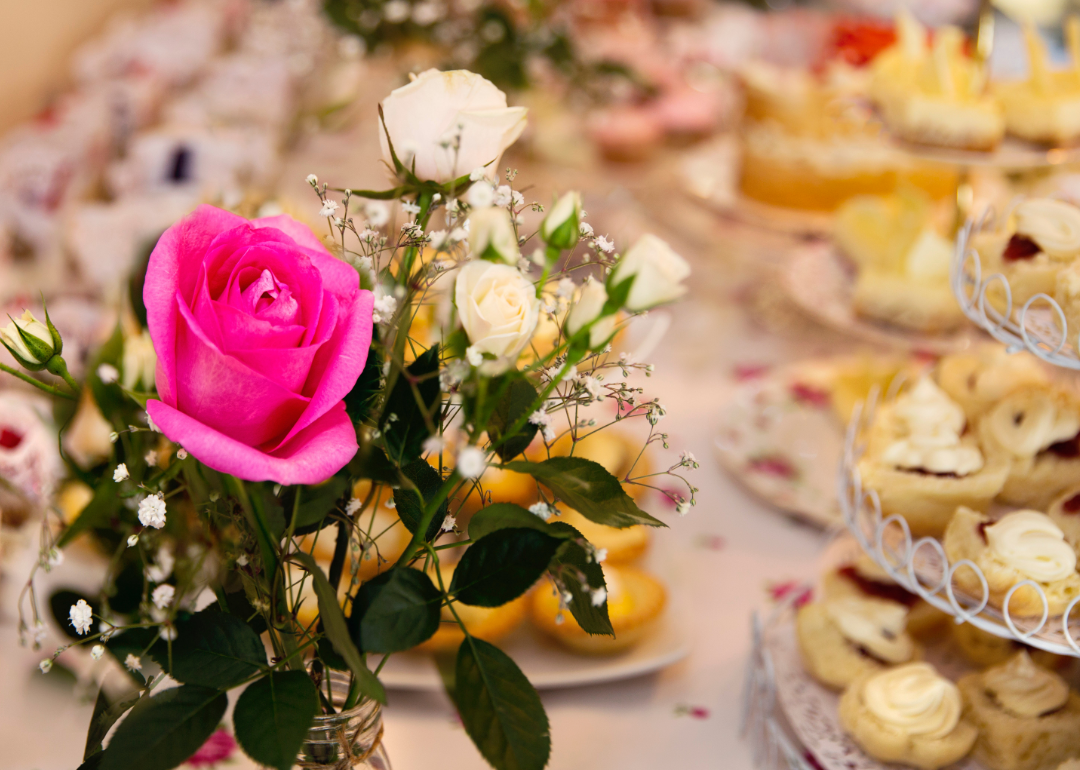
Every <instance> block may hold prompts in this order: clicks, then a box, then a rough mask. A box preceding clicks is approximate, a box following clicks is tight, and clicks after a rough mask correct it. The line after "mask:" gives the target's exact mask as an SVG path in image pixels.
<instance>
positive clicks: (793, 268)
mask: <svg viewBox="0 0 1080 770" xmlns="http://www.w3.org/2000/svg"><path fill="white" fill-rule="evenodd" d="M781 285H782V286H783V288H784V292H785V293H786V294H787V296H788V298H789V299H790V300H791V301H792V302H794V303H795V305H796V306H797V307H798V308H799V309H800V310H801V311H802V312H804V313H806V314H807V315H809V316H810V317H811V318H813V319H814V320H816V321H818V322H820V323H822V324H824V325H825V326H828V327H829V328H831V329H833V330H835V331H839V332H842V333H844V334H847V335H850V336H852V337H856V338H858V339H860V340H865V341H866V342H873V343H884V344H888V345H890V346H893V347H897V348H907V349H915V350H920V351H928V352H932V353H951V352H955V351H958V350H963V349H965V348H967V347H968V346H969V345H970V344H971V337H972V335H971V333H970V331H968V330H960V331H953V332H949V333H946V334H924V333H920V332H916V331H911V330H908V329H902V328H900V327H898V326H890V325H888V324H885V323H880V322H876V321H873V320H871V319H866V318H863V317H861V316H860V315H858V314H857V313H856V312H855V307H854V302H853V296H854V287H855V275H854V272H853V270H852V268H851V267H850V266H849V264H848V263H847V261H846V260H845V259H844V257H843V256H842V255H841V254H840V253H839V251H838V250H837V248H836V247H835V246H834V245H833V244H831V243H808V244H805V245H802V246H799V247H798V248H796V249H794V250H793V252H792V254H791V257H790V261H789V262H788V264H787V267H786V269H785V270H783V272H782V276H781Z"/></svg>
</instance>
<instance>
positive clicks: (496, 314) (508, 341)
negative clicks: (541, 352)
mask: <svg viewBox="0 0 1080 770" xmlns="http://www.w3.org/2000/svg"><path fill="white" fill-rule="evenodd" d="M454 304H455V305H457V310H458V316H459V317H460V318H461V325H462V326H463V327H465V333H466V334H468V335H469V342H471V343H472V345H473V346H474V347H475V348H476V349H477V350H479V351H480V352H481V353H490V354H491V355H493V356H495V358H496V360H495V361H485V363H484V364H483V365H482V366H481V367H480V371H481V372H482V373H483V374H488V375H495V374H500V373H502V372H504V371H506V370H507V369H509V368H511V367H512V366H513V365H514V364H515V362H516V361H517V358H518V356H519V355H521V351H522V350H524V349H525V346H526V345H528V344H529V340H531V339H532V336H533V332H534V331H536V323H537V320H538V319H539V317H540V300H539V299H537V297H536V288H535V287H534V286H533V285H532V283H530V282H529V281H528V279H526V278H525V276H523V275H522V274H521V272H520V271H519V270H518V269H517V268H516V267H511V266H510V265H502V264H497V263H495V262H486V261H484V260H474V261H472V262H469V263H468V264H466V265H465V266H464V267H462V268H461V270H460V271H459V273H458V277H457V283H456V284H455V285H454Z"/></svg>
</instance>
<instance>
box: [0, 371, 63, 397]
mask: <svg viewBox="0 0 1080 770" xmlns="http://www.w3.org/2000/svg"><path fill="white" fill-rule="evenodd" d="M0 372H7V373H8V374H10V375H11V376H12V377H18V378H19V379H20V380H22V381H23V382H28V383H30V384H31V385H33V386H34V387H35V388H37V389H38V390H43V391H45V392H46V393H48V394H49V395H50V396H59V397H60V398H66V399H69V400H71V401H74V400H75V398H76V397H75V396H73V395H71V394H70V393H65V392H64V391H62V390H60V389H59V388H54V387H53V386H52V385H46V384H45V383H44V382H41V381H40V380H35V379H34V378H33V377H31V376H30V375H29V374H24V373H23V372H20V371H19V370H18V369H12V368H11V367H10V366H8V365H7V364H0ZM76 392H78V391H76Z"/></svg>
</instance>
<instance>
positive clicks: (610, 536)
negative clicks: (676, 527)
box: [558, 509, 649, 564]
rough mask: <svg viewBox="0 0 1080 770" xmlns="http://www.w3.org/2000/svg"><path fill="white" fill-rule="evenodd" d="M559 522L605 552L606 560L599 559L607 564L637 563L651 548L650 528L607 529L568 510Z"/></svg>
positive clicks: (561, 515) (638, 526)
mask: <svg viewBox="0 0 1080 770" xmlns="http://www.w3.org/2000/svg"><path fill="white" fill-rule="evenodd" d="M558 520H559V521H564V522H566V523H567V524H569V525H570V526H571V527H573V528H574V529H576V530H577V531H578V532H580V533H581V534H582V536H583V537H584V538H585V539H586V540H588V541H589V542H590V543H591V544H592V545H593V546H594V547H596V548H597V549H598V550H603V551H604V555H605V557H606V558H605V559H600V557H599V556H598V557H597V558H598V559H600V561H603V562H604V563H605V564H628V563H631V562H634V561H637V560H638V559H639V558H641V555H642V554H643V553H645V549H646V548H648V547H649V528H648V527H645V526H642V525H640V524H639V525H637V526H634V527H625V528H623V529H616V528H615V527H605V526H604V525H603V524H596V523H595V522H592V521H590V520H589V519H586V518H585V517H584V516H582V515H581V514H580V513H578V512H577V511H572V510H566V509H564V510H563V511H562V513H560V515H559V519H558Z"/></svg>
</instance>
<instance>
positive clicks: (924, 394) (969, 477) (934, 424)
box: [859, 375, 1009, 535]
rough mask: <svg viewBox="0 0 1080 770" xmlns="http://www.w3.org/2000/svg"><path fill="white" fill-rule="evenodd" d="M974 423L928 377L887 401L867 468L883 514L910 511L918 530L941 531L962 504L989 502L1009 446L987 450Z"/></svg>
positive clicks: (865, 478) (863, 470)
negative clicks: (969, 428)
mask: <svg viewBox="0 0 1080 770" xmlns="http://www.w3.org/2000/svg"><path fill="white" fill-rule="evenodd" d="M966 422H967V420H966V418H965V417H964V411H963V410H962V409H961V408H960V407H959V405H957V404H956V403H955V402H954V401H952V400H951V399H950V398H949V397H948V396H947V395H945V392H944V391H943V390H941V388H939V387H938V386H937V385H935V384H934V381H933V380H932V379H931V378H930V377H929V376H928V375H924V376H923V377H921V378H920V379H919V380H918V381H917V382H916V383H915V385H914V387H912V388H911V390H910V391H909V392H906V393H903V394H901V395H900V396H899V397H898V398H897V399H896V400H895V401H893V402H892V403H888V404H883V405H882V406H881V408H880V410H879V412H878V414H877V417H876V419H875V420H874V424H873V425H872V426H871V428H870V437H869V441H868V451H867V454H866V456H865V457H864V458H863V459H862V460H861V461H860V462H859V472H860V474H861V475H862V482H863V487H864V488H865V489H868V490H875V491H876V492H877V494H878V498H879V499H880V501H881V511H882V514H883V515H885V516H891V515H893V514H899V515H901V516H903V517H904V518H905V519H906V520H907V523H908V526H909V527H910V528H911V532H912V533H913V534H915V535H940V534H941V533H942V532H943V531H944V529H945V526H946V524H947V523H948V521H949V518H950V517H951V516H952V514H953V512H954V511H955V510H956V506H958V505H970V506H973V507H976V508H979V509H981V510H985V509H986V508H987V507H988V506H989V504H990V501H991V500H993V499H994V497H995V496H996V495H997V494H998V492H999V491H1000V490H1001V487H1002V485H1003V484H1004V483H1005V478H1006V476H1007V475H1008V473H1009V461H1008V458H1007V456H1006V455H1004V454H1003V453H1002V452H996V453H984V452H983V450H982V448H981V447H980V444H979V442H978V440H977V439H976V437H975V436H974V435H973V434H972V433H971V432H969V431H966V430H965V426H966Z"/></svg>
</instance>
